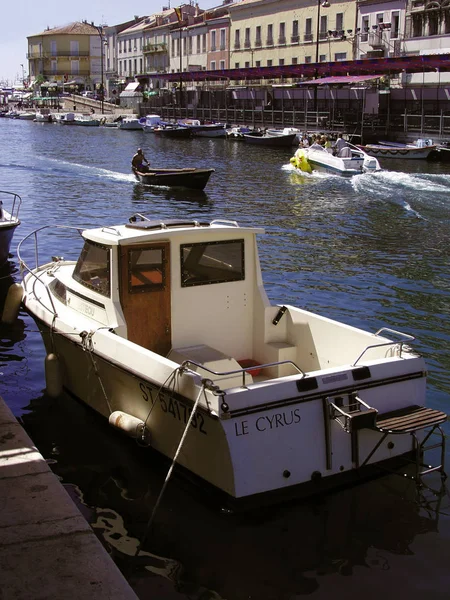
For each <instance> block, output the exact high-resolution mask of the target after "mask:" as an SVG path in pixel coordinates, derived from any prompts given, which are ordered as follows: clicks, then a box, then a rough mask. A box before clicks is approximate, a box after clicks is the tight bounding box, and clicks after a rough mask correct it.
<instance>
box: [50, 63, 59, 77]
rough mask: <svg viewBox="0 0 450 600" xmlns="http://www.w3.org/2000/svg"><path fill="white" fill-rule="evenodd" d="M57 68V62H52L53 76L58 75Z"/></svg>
mask: <svg viewBox="0 0 450 600" xmlns="http://www.w3.org/2000/svg"><path fill="white" fill-rule="evenodd" d="M57 66H58V62H57V61H56V60H52V62H51V71H52V75H56V70H57Z"/></svg>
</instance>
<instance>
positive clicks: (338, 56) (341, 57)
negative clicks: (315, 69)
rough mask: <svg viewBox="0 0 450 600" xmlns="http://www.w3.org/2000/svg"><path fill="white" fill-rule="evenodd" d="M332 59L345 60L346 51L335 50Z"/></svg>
mask: <svg viewBox="0 0 450 600" xmlns="http://www.w3.org/2000/svg"><path fill="white" fill-rule="evenodd" d="M334 60H335V61H336V62H337V61H338V60H347V52H336V54H335V55H334Z"/></svg>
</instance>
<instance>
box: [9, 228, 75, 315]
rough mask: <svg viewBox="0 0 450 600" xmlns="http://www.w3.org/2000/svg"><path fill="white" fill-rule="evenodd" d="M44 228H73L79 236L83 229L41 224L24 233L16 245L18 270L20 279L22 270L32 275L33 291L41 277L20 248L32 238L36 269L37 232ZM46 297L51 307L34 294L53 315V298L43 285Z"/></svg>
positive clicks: (37, 253)
mask: <svg viewBox="0 0 450 600" xmlns="http://www.w3.org/2000/svg"><path fill="white" fill-rule="evenodd" d="M44 229H71V230H75V231H77V232H78V234H79V235H80V236H81V235H82V232H83V229H81V228H80V227H74V226H71V225H43V226H42V227H39V228H38V229H35V230H34V231H32V232H31V233H29V234H28V235H26V236H25V237H24V238H23V239H22V240H21V241H20V242H19V244H18V246H17V257H18V259H19V264H20V270H21V274H22V279H24V272H25V271H27V272H28V273H29V274H30V275H32V276H33V277H34V279H33V284H32V286H33V292H34V286H35V285H36V283H37V282H38V281H39V282H41V283H42V279H41V277H40V276H39V275H38V274H37V273H35V272H34V271H33V268H32V267H30V266H28V264H27V263H26V262H25V260H24V259H23V258H22V256H21V250H22V245H23V244H25V242H26V241H28V240H29V239H30V238H34V260H35V267H34V270H37V269H38V268H39V252H38V233H39V232H40V231H43V230H44ZM54 262H55V267H56V266H57V265H58V262H59V261H58V260H56V261H54ZM43 287H44V289H45V291H46V293H47V296H48V299H49V301H50V304H51V309H49V308H48V306H46V305H45V304H44V303H43V301H42V300H41V298H40V297H38V295H36V294H35V297H36V299H37V300H38V302H39V303H40V304H41V305H42V306H43V307H44V308H45V309H46V310H51V312H53V314H54V315H57V312H56V308H55V305H54V302H53V298H52V296H51V294H50V292H49V290H48V288H47V286H45V285H44V286H43Z"/></svg>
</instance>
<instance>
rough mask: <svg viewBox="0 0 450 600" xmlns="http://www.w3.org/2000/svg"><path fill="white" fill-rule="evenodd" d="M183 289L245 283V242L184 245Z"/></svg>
mask: <svg viewBox="0 0 450 600" xmlns="http://www.w3.org/2000/svg"><path fill="white" fill-rule="evenodd" d="M180 249H181V286H182V287H189V286H193V285H206V284H208V285H210V284H212V283H226V282H229V281H240V280H242V279H245V268H244V266H245V265H244V240H230V241H222V242H201V243H197V244H182V245H181V248H180Z"/></svg>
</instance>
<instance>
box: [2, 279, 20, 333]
mask: <svg viewBox="0 0 450 600" xmlns="http://www.w3.org/2000/svg"><path fill="white" fill-rule="evenodd" d="M22 297H23V287H22V286H21V285H20V283H13V284H11V285H10V286H9V289H8V293H7V296H6V300H5V306H4V308H3V313H2V323H5V324H6V325H11V324H12V323H14V321H15V320H16V319H17V315H18V314H19V309H20V303H21V302H22Z"/></svg>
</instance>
